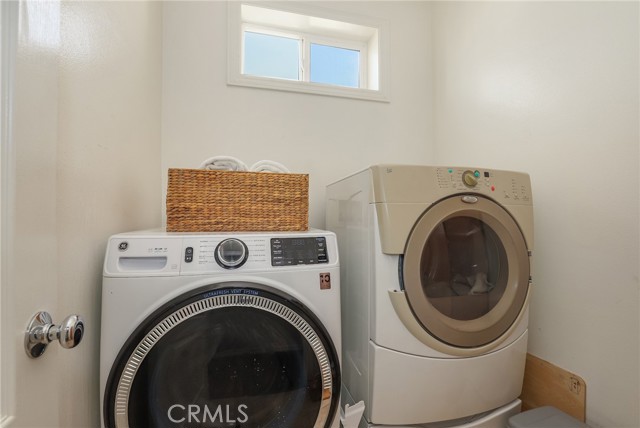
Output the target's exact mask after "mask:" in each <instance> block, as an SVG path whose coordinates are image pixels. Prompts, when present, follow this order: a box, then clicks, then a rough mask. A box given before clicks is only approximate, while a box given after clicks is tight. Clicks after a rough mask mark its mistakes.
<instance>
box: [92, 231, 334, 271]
mask: <svg viewBox="0 0 640 428" xmlns="http://www.w3.org/2000/svg"><path fill="white" fill-rule="evenodd" d="M337 265H338V244H337V242H336V237H335V235H334V234H333V233H331V232H327V231H319V230H310V231H305V232H291V233H289V232H279V233H236V234H231V233H206V234H204V233H203V234H194V233H184V234H178V233H176V234H171V233H169V234H168V233H164V232H155V231H142V232H132V233H127V234H118V235H114V236H112V237H111V238H110V239H109V245H108V248H107V255H106V258H105V265H104V273H105V275H107V276H137V275H138V276H160V275H202V274H210V273H231V272H245V273H249V274H250V273H251V272H256V271H261V272H266V271H276V270H277V271H281V270H304V269H307V270H308V269H310V268H312V267H316V268H318V269H323V268H325V267H326V268H329V267H333V266H337Z"/></svg>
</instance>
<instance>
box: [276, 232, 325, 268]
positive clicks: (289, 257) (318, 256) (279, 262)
mask: <svg viewBox="0 0 640 428" xmlns="http://www.w3.org/2000/svg"><path fill="white" fill-rule="evenodd" d="M318 263H328V256H327V240H326V238H325V237H324V236H321V237H309V238H307V237H303V238H271V266H293V265H315V264H318Z"/></svg>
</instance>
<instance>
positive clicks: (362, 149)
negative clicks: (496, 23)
mask: <svg viewBox="0 0 640 428" xmlns="http://www.w3.org/2000/svg"><path fill="white" fill-rule="evenodd" d="M314 6H316V7H319V8H324V9H335V10H340V11H343V12H347V13H351V14H358V15H362V16H365V17H370V18H376V19H384V20H386V21H387V22H388V24H389V28H390V34H389V36H390V43H391V48H390V52H389V53H390V58H388V63H389V65H390V81H389V82H390V97H391V102H388V103H386V102H375V101H363V100H355V99H347V98H336V97H328V96H319V95H310V94H302V93H291V92H281V91H273V90H264V89H255V88H245V87H235V86H227V26H226V20H227V7H226V3H225V2H184V1H183V2H167V3H164V14H163V42H162V43H163V91H162V96H163V101H162V171H163V174H164V180H165V186H166V170H167V168H169V167H181V168H197V167H198V166H199V165H200V163H201V162H202V161H203V160H204V159H206V158H208V157H211V156H214V155H223V154H224V155H232V156H236V157H238V158H240V159H242V160H243V161H244V162H245V163H247V164H252V163H254V162H256V161H258V160H261V159H271V160H275V161H278V162H281V163H283V164H285V165H286V166H288V167H289V168H290V169H291V170H292V171H293V172H300V173H309V175H310V224H311V226H312V227H319V228H322V227H324V189H325V186H326V185H327V184H329V183H331V182H333V181H335V180H338V179H340V178H342V177H344V176H345V175H347V174H349V173H352V172H355V171H357V170H360V169H363V168H365V167H367V166H368V165H370V164H374V163H381V162H399V163H430V162H431V161H432V160H433V157H432V148H433V145H432V135H433V134H432V123H431V117H432V111H431V106H432V86H431V70H432V67H431V55H430V49H431V48H430V43H431V42H430V40H431V32H430V21H431V17H430V10H431V5H430V4H429V3H426V2H395V1H394V2H377V1H376V2H318V3H317V4H314ZM416 43H418V44H419V46H420V49H416ZM163 210H164V207H163Z"/></svg>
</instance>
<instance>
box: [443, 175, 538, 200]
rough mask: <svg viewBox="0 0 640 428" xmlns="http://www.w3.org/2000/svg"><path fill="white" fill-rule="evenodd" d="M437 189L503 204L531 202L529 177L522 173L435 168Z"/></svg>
mask: <svg viewBox="0 0 640 428" xmlns="http://www.w3.org/2000/svg"><path fill="white" fill-rule="evenodd" d="M436 177H437V182H438V187H439V188H440V189H442V190H444V191H448V192H450V191H455V192H477V193H484V194H487V195H489V196H491V197H493V198H495V199H499V200H502V201H504V202H505V203H522V204H529V203H530V202H531V184H530V182H529V177H528V176H527V175H526V174H522V173H513V172H505V171H498V170H488V169H475V168H456V167H450V168H437V170H436Z"/></svg>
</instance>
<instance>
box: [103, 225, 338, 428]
mask: <svg viewBox="0 0 640 428" xmlns="http://www.w3.org/2000/svg"><path fill="white" fill-rule="evenodd" d="M340 336H341V332H340V278H339V263H338V249H337V244H336V239H335V235H334V234H333V233H331V232H325V231H319V230H311V231H309V232H300V233H219V234H193V233H165V232H137V233H126V234H120V235H115V236H112V237H111V238H110V239H109V243H108V246H107V253H106V258H105V264H104V277H103V290H102V337H101V351H100V388H101V389H100V391H101V410H102V417H103V420H102V426H103V427H108V428H116V427H117V428H123V427H131V428H141V427H154V428H165V427H166V428H169V427H170V428H174V427H175V428H177V427H180V428H184V427H195V426H197V427H201V428H223V427H225V428H226V427H244V428H257V427H261V428H266V427H271V428H282V427H297V428H305V427H308V428H321V427H325V428H329V427H332V428H335V427H338V426H339V413H340V412H339V395H340V352H341V340H340Z"/></svg>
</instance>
